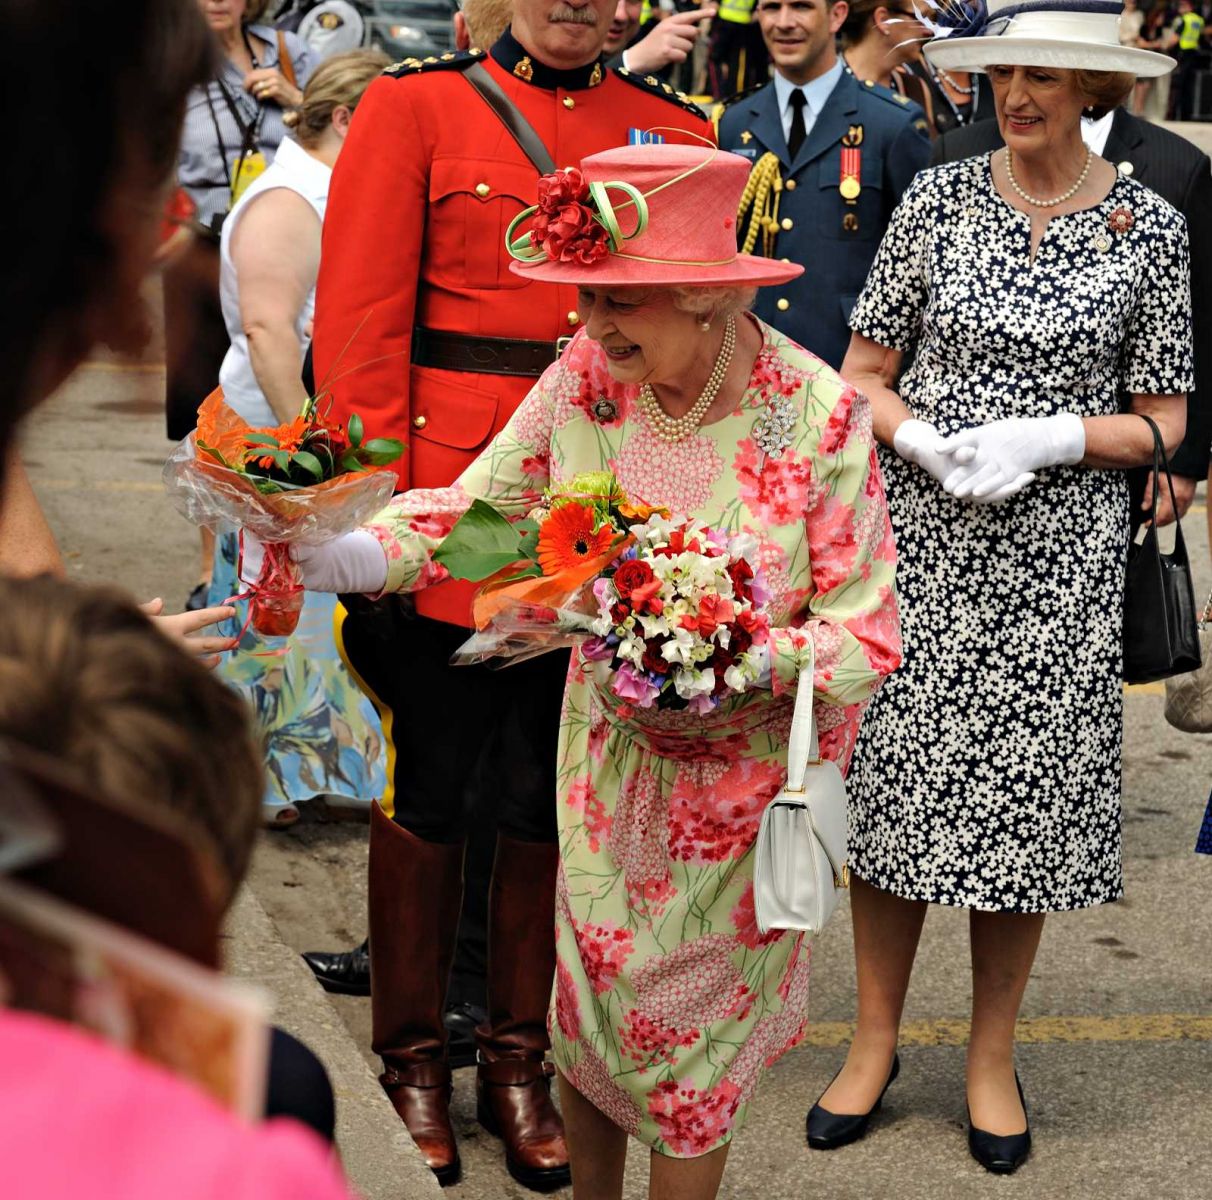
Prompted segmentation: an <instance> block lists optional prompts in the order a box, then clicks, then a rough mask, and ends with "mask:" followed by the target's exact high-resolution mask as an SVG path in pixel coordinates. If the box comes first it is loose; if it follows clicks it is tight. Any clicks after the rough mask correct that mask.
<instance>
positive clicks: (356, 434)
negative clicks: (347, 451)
mask: <svg viewBox="0 0 1212 1200" xmlns="http://www.w3.org/2000/svg"><path fill="white" fill-rule="evenodd" d="M348 430H349V444H350V445H351V446H353V447H354V449H355V450H356V449H357V448H358V447H359V446H360V445H361V444H362V418H361V417H360V416H358V414H357V413H353V414H351V416H350V418H349V426H348Z"/></svg>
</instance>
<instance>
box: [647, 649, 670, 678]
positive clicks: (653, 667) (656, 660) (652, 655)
mask: <svg viewBox="0 0 1212 1200" xmlns="http://www.w3.org/2000/svg"><path fill="white" fill-rule="evenodd" d="M640 665H641V666H642V667H643V668H644V670H645V671H652V672H654V673H655V674H657V675H667V674H668V673H669V663H667V662H666V661H665V660H664V659H663V658H662V657H661V652H660V650H659V649H658V648H657V647H656V645H655V644H654V643H653V642H646V643H645V644H644V657H643V658H642V659H641V660H640Z"/></svg>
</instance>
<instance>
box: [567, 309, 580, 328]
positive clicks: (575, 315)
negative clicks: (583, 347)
mask: <svg viewBox="0 0 1212 1200" xmlns="http://www.w3.org/2000/svg"><path fill="white" fill-rule="evenodd" d="M580 323H581V314H580V313H579V312H577V311H576V309H573V310H572V312H570V313H569V314H568V324H569V325H579V324H580Z"/></svg>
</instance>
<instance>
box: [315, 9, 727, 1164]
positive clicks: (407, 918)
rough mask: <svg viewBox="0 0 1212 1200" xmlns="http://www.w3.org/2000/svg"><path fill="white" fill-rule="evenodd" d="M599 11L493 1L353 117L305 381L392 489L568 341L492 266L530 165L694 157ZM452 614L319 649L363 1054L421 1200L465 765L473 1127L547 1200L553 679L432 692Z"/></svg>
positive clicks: (451, 641)
mask: <svg viewBox="0 0 1212 1200" xmlns="http://www.w3.org/2000/svg"><path fill="white" fill-rule="evenodd" d="M615 7H616V0H582V2H579V3H575V4H569V3H566V2H565V0H516V2H515V4H514V12H513V20H512V24H511V27H510V28H509V29H508V30H506V32H505V33H504V34H503V35H502V36H501V37H500V38H499V39H498V40H497V41H496V43H495V44H494V45H493V46H492V48H491V51H490V52H489V53H487V54H485V52H484V51H483V50H478V51H476V52H466V53H451V54H448V55H445V56H434V58H435V61H432V62H426V61H422V60H420V59H405V60H404V62H402V63H400V64H399V65H398V66H397V67H396V68H395V69H394V70H393V71H392V72H390V73H389V74H388V76H386V77H385V78H383V79H382V80H379V81H376V82H375V83H374V84H372V85H371V86H370V88H369V89H368V90H367V93H366V96H365V98H364V99H363V101H362V104H361V106H360V108H359V111H358V115H357V119H356V120H355V121H354V123H353V127H352V129H351V131H350V136H349V139H348V140H347V142H346V145H345V149H344V150H343V151H342V154H341V159H340V162H339V163H338V164H337V168H336V171H335V172H334V175H333V184H332V192H331V196H330V200H329V207H328V215H327V218H326V220H325V224H324V253H323V257H322V261H321V267H320V279H319V285H318V291H317V297H316V329H315V368H316V378H317V381H319V380H322V379H324V378H325V377H326V376H327V375H328V374H329V373H330V372H331V371H332V369H333V366H334V364H335V363H336V362H337V360H338V358H340V359H341V362H342V364H343V365H342V370H343V371H345V370H353V373H352V374H347V375H345V377H344V378H343V379H341V380H340V381H337V382H334V384H333V386H332V392H333V395H334V401H335V404H334V410H333V411H334V413H335V414H336V415H338V416H339V417H341V418H342V419H344V418H346V417H347V416H348V415H349V413H350V412H351V411H356V412H358V413H360V414H361V416H362V418H363V422H364V425H365V428H366V431H367V435H368V436H370V437H375V436H380V435H386V436H396V437H399V438H401V439H404V440H406V442H407V444H408V445H407V450H406V454H405V457H404V458H402V459H401V460H400V462H399V463H398V464H396V468H395V469H396V471H397V474H398V476H399V483H400V486H401V487H402V488H407V487H444V486H448V485H449V484H450V483H452V482H453V481H454V479H455V478H456V476H457V475H458V474H459V473H460V471H462V470H463V468H464V467H465V466H466V465H467V464H468V463H470V462H471V461H473V460H474V458H475V456H476V454H477V453H478V452H479V451H480V450H481V449H482V448H483V447H484V446H485V445H487V444H488V442H489V441H490V440H491V438H492V437H493V435H494V434H495V433H496V432H497V431H498V430H500V429H501V428H502V427H503V425H504V424H505V422H506V421H508V419H509V417H510V416H511V415H512V413H513V411H514V409H515V408H516V407H517V405H518V404H519V402H520V401H521V400H522V398H523V396H524V395H525V394H526V393H527V391H528V390H529V389H530V387H531V386H532V385H533V383H534V381H535V379H536V378H538V376H539V375H540V374H541V372H542V371H543V369H544V368H545V367H546V366H548V365H549V364H550V363H552V362H553V361H554V360H555V358H556V357H557V354H558V352H559V348H560V347H561V346H562V345H563V340H564V339H566V338H567V337H570V336H571V335H572V334H574V333H575V332H576V330H577V329H578V328H579V326H580V323H581V317H580V315H579V313H578V312H577V308H576V296H575V293H574V291H573V289H572V288H571V287H570V286H563V287H558V286H554V285H551V284H547V283H539V282H534V283H530V282H528V281H526V280H523V279H519V278H518V277H517V276H515V275H514V274H512V273H511V272H510V270H509V268H508V262H509V258H508V255H507V253H506V250H505V246H504V234H505V229H506V228H507V226H508V225H509V222H510V221H511V220H512V219H513V217H514V216H515V215H516V214H517V213H518V212H519V211H520V209H521V207H522V206H523V204H524V203H525V202H526V199H528V198H529V197H531V196H533V195H534V192H535V188H536V185H537V180H538V178H539V177H540V176H541V175H543V174H546V173H548V172H549V171H551V170H552V169H553V166H554V164H555V161H556V160H555V157H554V156H555V155H558V156H559V161H560V162H561V163H563V162H565V161H569V162H576V161H579V160H580V159H581V158H582V157H584V156H585V155H587V154H589V153H592V152H594V151H596V150H600V149H605V148H607V147H613V146H620V145H625V144H626V143H627V142H628V140H629V138H631V137H632V136H634V135H633V131H640V132H643V131H645V130H648V129H650V128H652V127H654V126H664V127H670V126H672V127H674V129H683V130H687V131H691V132H694V133H696V134H698V135H700V136H707V135H708V134H709V132H710V127H709V126H708V125H707V123H706V121H705V119H704V118H703V115H702V114H701V113H700V112H699V111H698V109H696V108H694V106H693V105H691V104H689V103H688V102H686V101H685V100H684V99H679V98H678V96H677V94H676V93H675V92H674V91H673V89H672V88H666V87H665V86H663V85H661V84H659V83H657V82H655V81H653V82H647V81H646V80H647V77H645V76H640V75H637V74H635V73H632V72H627V73H624V72H621V71H613V70H611V69H610V68H609V67H607V66H606V64H605V61H604V59H603V57H602V46H603V43H604V42H605V40H606V35H607V32H608V30H609V27H610V22H611V19H612V17H613V14H614V12H615ZM484 76H487V80H488V84H492V85H495V86H496V88H497V89H499V91H500V92H501V93H502V94H503V97H504V100H503V101H502V100H501V99H500V98H498V99H497V100H496V103H497V104H500V105H501V108H495V107H493V106H492V105H491V104H490V102H488V101H487V100H486V99H481V98H480V97H479V96H477V95H476V91H477V90H478V88H479V87H480V86H482V85H483V86H487V85H486V84H485V80H484ZM452 112H458V113H459V117H460V119H459V120H458V121H452V120H451V119H450V114H451V113H452ZM506 122H507V123H508V127H509V129H510V130H512V131H518V130H521V131H522V132H521V136H520V137H519V136H518V134H517V133H516V132H514V133H512V134H511V133H510V132H506V128H505V127H504V124H503V123H506ZM528 127H529V128H528ZM663 136H664V137H666V138H667V139H670V140H674V139H675V138H676V134H675V133H669V132H666V133H664V134H663ZM472 591H473V589H472V588H471V587H470V585H465V584H458V583H447V584H444V585H441V586H439V587H435V588H431V589H429V591H428V592H427V593H426V594H425V595H424V596H422V597H418V598H417V600H416V602H415V605H414V604H413V602H411V601H406V602H403V603H402V602H401V601H400V599H399V598H397V597H386V598H384V599H382V600H380V601H370V600H367V599H365V598H364V597H352V598H351V599H350V601H349V603H348V604H347V605H346V607H347V608H348V609H349V610H350V611H349V612H348V615H347V616H346V617H345V618H344V621H343V623H342V624H341V634H340V636H341V639H342V645H343V649H344V652H345V654H346V656H347V658H348V660H349V661H350V663H351V665H352V666H353V668H354V670H355V672H356V674H357V677H358V679H359V680H360V681H364V682H365V685H366V687H367V688H368V690H369V692H370V693H371V695H372V699H374V700H375V703H376V707H378V708H379V710H380V712H381V713H382V714H384V717H385V721H384V727H385V730H386V729H390V734H389V735H388V736H389V745H390V749H389V754H388V758H389V762H391V763H392V764H393V765H394V772H393V775H392V777H391V778H389V780H388V786H387V788H386V790H385V792H384V795H383V797H382V800H381V801H380V803H379V804H377V805H375V806H373V807H372V810H371V839H370V884H369V916H370V955H371V960H372V964H373V975H374V989H373V992H372V995H371V1004H372V1012H373V1047H374V1050H375V1052H376V1053H377V1054H378V1055H380V1056H381V1057H382V1059H383V1066H384V1070H383V1074H382V1076H381V1082H382V1084H383V1086H384V1089H385V1090H386V1091H387V1094H388V1096H389V1097H390V1098H391V1101H392V1103H393V1104H394V1106H395V1108H396V1111H397V1113H398V1114H399V1116H400V1118H401V1120H402V1121H403V1122H404V1124H405V1125H406V1126H407V1127H408V1130H409V1132H410V1133H411V1134H412V1136H413V1139H414V1141H415V1142H416V1143H417V1144H418V1146H420V1148H421V1152H422V1154H423V1155H424V1157H425V1159H426V1161H427V1162H428V1164H429V1165H430V1167H431V1169H432V1170H433V1171H434V1172H435V1174H436V1175H437V1176H438V1178H439V1179H440V1180H442V1181H445V1182H449V1181H451V1180H453V1179H455V1178H457V1177H458V1175H459V1172H460V1169H461V1168H460V1161H459V1155H458V1147H457V1143H456V1141H455V1136H454V1130H453V1128H452V1126H451V1123H450V1112H449V1100H450V1088H451V1074H450V1061H449V1055H448V1042H447V1033H446V1028H445V1024H444V1020H443V1015H444V1007H445V1001H446V997H447V994H448V987H447V984H448V977H449V973H450V963H451V955H452V953H453V950H454V946H455V940H456V929H457V925H458V920H459V913H460V907H461V899H462V892H463V881H462V875H463V862H464V851H465V843H466V839H467V831H468V828H467V827H468V822H469V814H468V809H467V807H466V806H467V805H468V804H469V803H470V802H472V801H474V799H475V780H476V775H477V772H478V771H480V770H481V761H482V760H483V759H484V756H485V755H491V756H492V758H491V760H490V763H491V773H490V778H491V779H492V780H493V783H494V787H495V803H496V807H497V812H498V833H497V844H496V861H495V868H494V876H493V882H492V886H491V895H490V915H489V930H488V944H489V958H488V1009H489V1014H488V1020H487V1022H485V1024H484V1025H483V1026H482V1027H481V1028H480V1030H479V1031H478V1034H477V1038H478V1043H479V1058H480V1061H479V1064H478V1066H477V1095H478V1098H479V1106H478V1110H477V1112H478V1116H479V1118H480V1121H481V1123H482V1124H483V1125H484V1126H485V1127H486V1128H488V1129H489V1130H491V1131H494V1132H499V1133H500V1135H501V1136H502V1138H503V1140H504V1143H505V1156H506V1164H507V1166H508V1168H509V1170H510V1172H511V1173H512V1174H513V1175H514V1177H515V1178H516V1179H518V1180H519V1181H520V1182H521V1183H522V1184H523V1185H524V1186H528V1187H536V1188H547V1187H553V1186H558V1185H559V1184H560V1183H562V1182H566V1181H567V1179H568V1166H567V1161H568V1160H567V1149H566V1147H565V1144H564V1137H563V1127H562V1124H561V1122H560V1118H559V1114H558V1113H557V1112H556V1110H555V1108H554V1106H553V1105H552V1103H551V1098H550V1095H549V1093H548V1088H549V1077H548V1075H547V1073H546V1071H545V1068H544V1064H543V1060H544V1055H545V1052H546V1050H547V1047H548V1037H547V1031H546V1009H547V1001H548V999H549V997H550V995H551V986H552V977H553V973H554V969H555V961H554V958H555V947H554V941H553V935H552V929H553V924H554V922H553V905H554V892H555V873H556V867H557V862H558V850H557V846H556V825H555V811H554V806H553V803H552V796H553V795H554V794H555V777H556V759H555V754H556V737H555V729H556V724H557V717H558V712H559V707H560V700H561V696H562V694H563V682H564V674H565V671H566V667H567V657H566V656H563V655H560V654H551V655H546V656H543V657H540V658H536V659H533V660H532V661H530V662H526V663H521V664H519V665H516V666H513V667H511V668H510V669H509V670H508V671H503V672H497V671H492V670H489V669H487V668H485V667H459V668H453V667H451V666H450V665H449V659H450V655H451V653H452V652H453V650H454V649H455V648H456V647H457V646H458V645H460V644H461V643H462V642H463V641H464V640H465V638H466V636H467V629H468V627H469V626H470V625H471V624H472V621H471V611H470V605H471V596H472ZM417 672H422V673H423V674H424V675H425V677H426V679H427V689H426V693H425V695H424V696H419V695H418V693H417V690H416V688H415V686H414V681H415V678H416V675H417ZM544 714H546V715H547V717H548V718H549V719H546V720H545V719H544ZM387 717H390V718H391V719H390V724H388V721H387V720H386V718H387Z"/></svg>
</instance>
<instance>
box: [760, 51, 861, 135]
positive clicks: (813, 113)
mask: <svg viewBox="0 0 1212 1200" xmlns="http://www.w3.org/2000/svg"><path fill="white" fill-rule="evenodd" d="M843 70H845V68H844V66H843V64H842V58H841V55H838V57H837V59H836V60H835V62H834V64H833V66H832V67H830V68H829V70H828V71H826V72H825V73H824V75H818V76H817V77H816V78H815V79H813V80H811V81H810V82H808V83H805V84H804V85H803V86H800V85H799V84H795V83H792V82H791V81H790V80H787V79H784V78H783V76H782V75H781V74H780V73H779V72H778V71H775V73H774V94H775V97H776V98H777V99H778V102H779V112H780V113H781V114H783V115H784V116H786V115H787V113H788V111H789V108H790V105H791V93H792V92H794V91H795V90H796V89H797V88H799V90H800V91H802V92H803V93H804V99H805V100H807V101H808V111H807V112H805V114H804V120H805V123H806V124H808V125H811V124H812V121H813V119H814V118H816V117H817V116H818V115H819V114H820V111H821V109H822V108H824V107H825V101H826V100H828V99H829V97H830V95H831V94H832V92H833V89H834V88H835V87H837V81H838V80H839V79H841V77H842V71H843Z"/></svg>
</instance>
